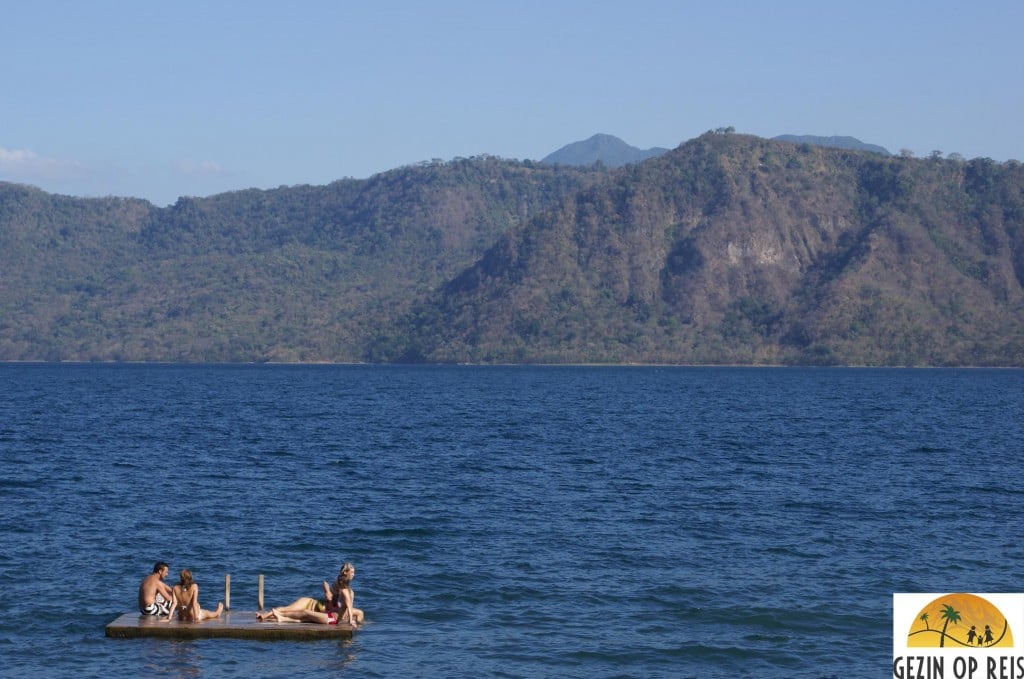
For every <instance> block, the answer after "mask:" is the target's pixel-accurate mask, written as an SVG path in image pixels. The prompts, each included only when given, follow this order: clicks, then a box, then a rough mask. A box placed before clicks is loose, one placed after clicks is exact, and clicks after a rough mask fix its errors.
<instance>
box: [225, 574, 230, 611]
mask: <svg viewBox="0 0 1024 679" xmlns="http://www.w3.org/2000/svg"><path fill="white" fill-rule="evenodd" d="M224 609H225V610H228V611H230V610H231V573H228V574H226V575H225V576H224Z"/></svg>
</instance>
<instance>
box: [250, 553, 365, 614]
mask: <svg viewBox="0 0 1024 679" xmlns="http://www.w3.org/2000/svg"><path fill="white" fill-rule="evenodd" d="M355 576H356V567H355V566H353V565H352V564H351V563H348V562H346V563H345V565H344V566H342V567H341V572H339V573H338V578H337V580H335V581H334V584H333V585H329V584H327V583H326V582H324V598H323V600H322V601H317V600H316V599H314V598H312V597H308V596H304V597H299V598H298V599H296V600H295V601H293V602H292V603H290V604H288V605H287V606H281V607H278V608H272V609H270V612H269V613H257V614H256V619H257V620H259V621H260V622H318V623H320V624H322V625H337V624H338V623H339V622H340V623H349V624H351V625H353V626H356V625H359V624H361V623H362V622H363V612H362V611H361V610H359V609H358V608H356V607H355V606H354V605H353V604H354V603H355V597H356V595H355V592H353V591H352V587H351V583H352V578H354V577H355Z"/></svg>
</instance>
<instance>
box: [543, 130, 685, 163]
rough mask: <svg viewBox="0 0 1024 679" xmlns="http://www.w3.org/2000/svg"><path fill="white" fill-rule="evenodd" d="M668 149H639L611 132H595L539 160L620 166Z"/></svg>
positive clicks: (653, 155) (637, 161) (651, 156)
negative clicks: (587, 137)
mask: <svg viewBox="0 0 1024 679" xmlns="http://www.w3.org/2000/svg"><path fill="white" fill-rule="evenodd" d="M667 151H668V149H664V148H659V147H654V148H649V149H646V150H644V149H639V148H637V147H635V146H630V145H629V144H627V143H626V142H624V141H622V140H621V139H619V138H618V137H616V136H614V135H611V134H595V135H594V136H592V137H590V138H589V139H584V140H583V141H577V142H573V143H572V144H566V145H565V146H563V147H562V148H560V149H558V150H557V151H555V152H554V153H551V154H548V155H547V156H545V157H544V158H543V159H542V160H541V162H542V163H546V164H548V165H577V166H587V165H593V164H594V163H597V162H601V163H603V164H604V165H607V166H608V167H621V166H623V165H627V164H629V163H639V162H641V161H643V160H647V159H648V158H654V157H655V156H660V155H661V154H663V153H666V152H667Z"/></svg>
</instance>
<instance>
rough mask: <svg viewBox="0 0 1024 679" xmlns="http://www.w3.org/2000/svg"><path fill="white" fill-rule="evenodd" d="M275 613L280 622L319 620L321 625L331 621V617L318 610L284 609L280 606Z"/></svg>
mask: <svg viewBox="0 0 1024 679" xmlns="http://www.w3.org/2000/svg"><path fill="white" fill-rule="evenodd" d="M274 615H275V616H277V620H278V622H317V623H320V624H321V625H326V624H328V623H329V622H330V617H328V615H327V614H326V613H317V612H316V611H307V610H301V611H283V610H282V609H280V608H275V609H274Z"/></svg>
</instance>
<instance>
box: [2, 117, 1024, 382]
mask: <svg viewBox="0 0 1024 679" xmlns="http://www.w3.org/2000/svg"><path fill="white" fill-rule="evenodd" d="M1022 281H1024V170H1022V167H1021V165H1020V163H1016V162H1013V161H1010V162H1007V163H995V162H993V161H991V160H989V159H974V160H970V161H963V160H962V159H955V160H953V159H942V158H940V157H937V156H933V157H931V158H928V159H915V158H910V157H906V156H899V157H889V156H883V155H879V154H875V153H869V152H865V151H859V150H846V149H836V148H822V147H818V146H810V145H808V144H800V143H787V142H781V141H770V140H764V139H759V138H756V137H748V136H744V135H736V134H731V133H730V134H725V133H709V134H706V135H703V136H701V137H699V138H697V139H694V140H692V141H690V142H687V143H685V144H683V145H681V146H680V147H679V148H677V149H675V150H673V151H670V152H668V153H665V154H663V155H660V156H658V157H656V158H652V159H650V160H646V161H644V162H641V163H636V164H633V165H628V166H626V167H623V168H620V169H615V170H607V169H603V168H601V167H600V166H598V167H590V168H572V167H561V166H557V167H552V166H548V165H544V164H540V163H532V162H528V161H527V162H519V161H509V160H502V159H498V158H493V157H487V156H483V157H477V158H470V159H457V160H455V161H452V162H449V163H441V162H434V163H427V164H421V165H419V166H413V167H406V168H400V169H397V170H393V171H390V172H386V173H382V174H380V175H376V176H374V177H372V178H370V179H366V180H342V181H339V182H335V183H333V184H330V185H327V186H319V187H316V186H295V187H282V188H279V189H275V190H271V191H259V190H250V191H240V192H234V193H226V194H221V195H217V196H212V197H209V198H203V199H198V198H182V199H181V200H179V201H178V202H177V203H175V204H174V205H173V206H170V207H168V208H156V207H154V206H152V205H150V204H149V203H147V202H145V201H138V200H127V199H118V198H106V199H75V198H67V197H63V196H53V195H49V194H46V193H44V192H42V191H39V190H37V189H33V188H30V187H25V186H19V185H13V184H4V183H0V360H85V361H92V360H147V361H158V360H159V361H334V362H348V361H381V362H386V361H442V362H485V363H486V362H577V363H581V362H638V363H691V364H723V363H743V364H815V365H834V364H846V365H1024V290H1022Z"/></svg>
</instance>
